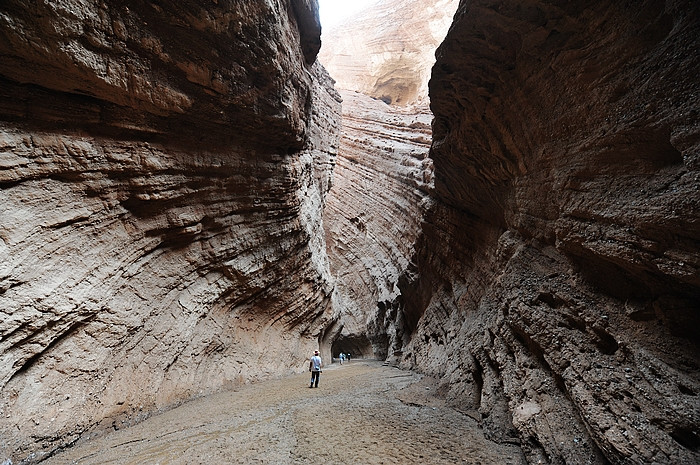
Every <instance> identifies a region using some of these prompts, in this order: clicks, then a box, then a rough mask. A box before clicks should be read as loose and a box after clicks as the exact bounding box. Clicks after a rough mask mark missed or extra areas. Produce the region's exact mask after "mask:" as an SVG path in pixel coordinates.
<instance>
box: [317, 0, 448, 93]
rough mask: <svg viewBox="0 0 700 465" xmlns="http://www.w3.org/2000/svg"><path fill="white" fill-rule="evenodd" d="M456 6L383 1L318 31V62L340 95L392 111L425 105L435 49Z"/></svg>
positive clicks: (441, 0)
mask: <svg viewBox="0 0 700 465" xmlns="http://www.w3.org/2000/svg"><path fill="white" fill-rule="evenodd" d="M457 3H458V2H457V0H431V1H428V2H418V1H415V0H384V1H379V2H376V4H374V5H372V6H371V7H370V8H367V9H366V10H364V11H362V12H359V13H358V14H356V15H355V16H353V17H351V18H349V19H348V20H347V21H346V22H345V23H343V24H339V25H337V26H334V27H333V28H331V29H329V30H327V31H326V30H324V31H323V44H324V46H323V48H322V49H321V52H320V54H319V60H320V61H321V62H322V63H323V66H325V68H326V69H327V70H328V72H329V73H330V74H331V76H333V78H334V79H335V80H336V81H337V84H336V85H337V87H339V88H341V89H349V90H356V91H358V92H360V93H362V94H364V95H369V96H371V97H374V98H378V99H381V100H383V101H384V102H386V103H389V104H394V105H406V104H409V103H415V102H418V101H421V102H425V103H426V104H427V96H428V79H429V78H430V68H431V67H432V65H433V63H434V62H435V49H436V48H437V46H438V45H439V44H440V42H441V41H442V39H443V38H444V37H445V33H446V32H447V28H448V27H449V25H450V23H451V22H452V15H453V14H454V11H455V9H456V7H457Z"/></svg>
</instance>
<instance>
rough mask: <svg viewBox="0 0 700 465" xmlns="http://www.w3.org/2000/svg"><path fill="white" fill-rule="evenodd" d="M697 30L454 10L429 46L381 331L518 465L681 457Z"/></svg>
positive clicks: (690, 292) (681, 13) (690, 375)
mask: <svg viewBox="0 0 700 465" xmlns="http://www.w3.org/2000/svg"><path fill="white" fill-rule="evenodd" d="M699 37H700V14H699V11H698V5H697V3H694V2H683V1H678V2H674V1H669V2H636V3H634V4H625V5H622V4H619V3H617V2H611V3H606V4H598V5H596V6H589V4H588V3H586V2H563V3H553V4H550V3H547V2H525V3H522V2H518V3H517V4H515V3H514V4H504V3H502V2H491V1H470V2H461V3H460V7H459V9H458V12H457V14H456V16H455V22H454V23H453V25H452V26H451V29H450V32H449V33H448V35H447V38H446V39H445V41H444V43H443V44H442V45H441V46H440V48H439V50H438V59H437V63H436V65H435V68H434V70H433V75H432V80H431V86H430V95H431V107H432V110H433V112H434V114H435V121H434V124H433V142H432V148H431V157H432V158H433V161H434V169H435V174H434V175H435V207H434V209H433V210H432V211H431V212H430V214H429V215H428V216H427V217H426V224H425V226H424V228H423V235H422V237H421V239H420V243H419V245H418V246H417V248H418V251H419V252H418V254H417V256H416V257H415V260H414V263H415V272H414V273H413V274H412V275H410V276H408V275H407V279H406V280H404V281H400V285H399V287H400V290H401V292H402V297H403V299H402V301H403V303H404V306H403V307H402V312H403V313H404V315H403V317H402V323H401V324H400V325H399V326H398V327H397V328H395V329H393V331H397V332H400V333H401V332H402V333H405V334H409V335H410V336H409V337H408V338H410V343H408V344H406V345H405V346H404V347H403V354H402V364H403V366H406V367H417V368H419V369H421V370H423V371H425V372H427V373H430V374H432V375H434V376H438V377H440V378H441V379H442V380H443V381H444V383H445V385H446V389H447V391H448V394H447V395H448V397H449V399H450V400H451V401H452V402H454V403H456V404H459V405H461V406H462V407H463V408H464V409H467V410H474V411H475V414H477V415H478V416H479V418H481V420H482V423H483V424H484V426H485V427H486V428H487V430H488V431H489V432H490V434H491V435H492V437H493V438H494V439H497V440H511V439H517V440H519V441H521V443H522V445H523V449H524V451H525V452H526V454H527V456H528V459H529V460H530V462H531V463H567V464H572V463H608V462H609V463H625V464H632V463H674V464H680V463H684V464H692V463H698V461H699V460H700V452H699V447H700V437H699V436H698V431H700V396H699V393H700V377H699V373H700V370H699V368H700V367H699V366H698V360H700V357H699V355H700V351H699V350H698V341H699V340H700V337H699V336H700V334H699V333H698V328H700V324H699V323H700V313H699V312H700V308H699V307H698V302H700V274H699V273H698V267H699V265H700V253H699V250H698V244H700V228H699V224H698V218H700V215H699V213H700V212H699V211H698V205H700V181H699V179H700V173H699V172H698V170H699V168H700V164H699V161H700V145H699V143H700V128H699V127H698V121H699V119H698V109H699V106H698V105H699V103H700V102H699V100H698V96H699V95H700V81H698V79H697V76H698V75H699V73H700V68H699V62H698V60H697V50H698V47H699V46H700V42H699V39H698V38H699ZM405 322H417V323H415V324H414V325H407V324H406V323H405ZM404 339H406V337H405V336H404Z"/></svg>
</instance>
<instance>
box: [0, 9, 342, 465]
mask: <svg viewBox="0 0 700 465" xmlns="http://www.w3.org/2000/svg"><path fill="white" fill-rule="evenodd" d="M319 34H320V24H319V22H318V12H317V5H316V2H315V1H302V0H293V1H291V2H290V1H286V0H273V1H264V2H263V1H253V2H228V1H213V2H195V1H165V2H145V3H144V2H130V1H129V2H119V1H102V2H70V1H62V2H39V3H37V4H31V5H30V4H29V3H27V2H21V1H14V0H9V1H6V2H3V3H2V5H0V55H1V56H2V59H1V60H0V218H2V221H1V224H0V257H1V259H0V392H1V395H0V438H1V440H0V461H3V463H4V461H5V460H6V459H10V460H12V461H14V462H15V463H25V462H27V463H29V462H34V461H37V460H40V459H41V458H42V457H45V456H46V455H47V454H51V453H52V452H53V451H55V450H57V449H59V448H62V447H65V446H67V445H69V444H71V443H73V442H75V441H77V440H79V439H80V438H83V437H85V436H86V435H89V434H93V432H99V431H104V430H106V429H117V428H121V427H122V426H124V425H126V424H129V423H131V422H134V421H138V420H139V419H141V418H144V417H145V416H147V415H149V414H150V413H151V412H154V411H156V410H159V409H163V408H167V407H169V406H172V405H174V404H177V403H179V402H182V401H184V400H187V399H190V398H192V397H195V396H198V395H202V394H205V393H207V392H212V391H215V390H220V389H222V388H226V387H231V386H234V385H236V384H240V383H244V382H250V381H254V380H257V379H262V378H265V377H269V376H271V375H278V374H280V373H289V372H293V371H298V370H299V369H301V368H302V366H303V357H304V354H305V353H308V352H309V351H311V350H313V349H314V348H316V347H317V344H318V340H319V335H320V334H321V333H322V331H323V329H324V327H325V326H327V324H328V321H330V319H331V308H330V302H331V294H332V289H333V283H332V280H331V276H330V273H329V268H328V261H327V258H326V253H325V243H324V235H323V232H322V231H323V229H322V217H321V212H322V206H323V202H324V196H325V195H326V192H327V190H328V189H329V188H330V184H331V183H330V177H331V173H332V169H333V165H334V159H335V150H336V147H337V145H338V142H337V139H338V131H339V112H340V97H339V95H338V94H337V93H336V91H335V90H334V89H333V86H332V80H331V79H330V78H329V77H328V75H327V73H326V72H325V70H323V68H322V67H321V66H320V65H318V64H317V63H315V55H316V52H317V51H318V46H319V45H320V40H319ZM300 357H301V360H300Z"/></svg>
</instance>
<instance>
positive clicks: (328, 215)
mask: <svg viewBox="0 0 700 465" xmlns="http://www.w3.org/2000/svg"><path fill="white" fill-rule="evenodd" d="M341 95H342V97H343V129H342V137H341V140H340V147H339V149H338V158H337V164H336V167H335V171H334V175H333V186H332V188H331V190H330V192H329V195H328V200H327V204H326V207H325V210H324V226H325V229H326V244H327V248H328V257H329V259H330V263H331V271H332V273H333V275H334V281H335V283H336V287H335V293H334V305H333V307H334V310H335V318H336V319H337V321H335V322H334V325H333V326H332V327H331V328H329V330H328V332H327V338H328V340H329V342H330V343H331V345H332V348H333V353H334V354H335V355H336V356H337V355H338V354H339V353H340V352H344V353H350V354H354V355H355V356H370V357H376V358H380V359H385V358H386V357H387V355H388V354H391V353H393V350H392V347H393V346H394V343H393V338H394V335H393V334H387V328H393V326H392V325H389V326H387V325H386V324H385V321H391V322H394V321H395V320H396V317H397V314H396V312H397V309H398V300H400V297H399V296H400V291H399V289H398V287H397V284H398V280H399V277H400V276H401V275H403V274H404V273H405V272H406V270H407V268H408V266H409V260H410V258H411V257H412V256H413V255H414V253H415V248H414V246H415V242H416V239H417V238H418V235H419V233H420V226H421V220H422V217H423V213H424V211H425V208H426V207H427V205H428V203H429V200H428V194H429V191H430V189H431V187H432V163H431V161H430V159H429V158H428V148H429V145H430V122H431V120H432V115H431V114H430V112H429V110H428V108H427V106H425V105H411V106H408V107H396V106H389V105H387V104H386V103H384V102H383V101H381V100H378V99H374V98H372V97H369V96H367V95H363V94H360V93H356V92H352V91H342V92H341ZM389 332H390V333H391V329H390V330H389Z"/></svg>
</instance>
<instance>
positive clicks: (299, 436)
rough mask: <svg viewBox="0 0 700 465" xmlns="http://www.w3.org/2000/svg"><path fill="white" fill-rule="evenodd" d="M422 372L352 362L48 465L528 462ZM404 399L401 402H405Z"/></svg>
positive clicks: (227, 397)
mask: <svg viewBox="0 0 700 465" xmlns="http://www.w3.org/2000/svg"><path fill="white" fill-rule="evenodd" d="M420 380H421V377H420V376H419V375H417V374H414V373H411V372H407V371H401V370H398V369H396V368H391V367H385V366H382V365H381V364H380V363H378V362H364V361H353V362H351V363H350V364H347V363H346V364H344V365H342V366H339V365H337V364H336V365H333V366H331V367H329V368H325V369H324V370H323V374H322V375H321V382H320V384H319V387H318V388H317V389H309V387H308V376H307V375H306V374H303V375H296V376H292V377H289V378H285V379H281V380H275V381H267V382H264V383H260V384H256V385H250V386H245V387H242V388H241V389H239V390H237V391H232V392H224V393H220V394H216V395H212V396H209V397H206V398H202V399H198V400H195V401H192V402H189V403H187V404H185V405H183V406H181V407H178V408H176V409H173V410H170V411H168V412H165V413H163V414H160V415H158V416H154V417H152V418H149V419H148V420H146V421H144V422H142V423H140V424H138V425H136V426H133V427H131V428H127V429H124V430H119V431H115V432H113V433H110V434H108V435H106V436H104V437H100V438H96V439H92V440H89V441H86V442H84V443H82V444H79V445H77V446H75V447H73V448H72V449H70V450H67V451H65V452H63V453H62V454H59V455H56V456H54V457H52V458H50V459H49V460H46V461H44V462H42V463H44V464H61V465H65V464H120V465H121V464H134V465H136V464H139V465H143V464H149V465H155V464H159V465H164V464H190V465H191V464H270V465H272V464H275V465H280V464H302V463H316V464H363V465H365V464H414V463H426V464H461V463H464V464H483V465H486V464H494V465H496V464H498V465H505V464H523V463H525V462H524V459H523V458H522V456H521V454H520V452H519V449H518V448H517V447H514V446H508V445H500V444H495V443H493V442H490V441H487V440H486V439H485V438H484V437H483V434H482V432H481V430H480V429H479V428H478V426H477V424H476V422H475V421H474V420H473V419H471V418H470V417H468V416H466V415H463V414H461V413H459V412H457V411H455V410H453V409H451V408H448V407H446V406H444V404H443V403H442V402H441V401H440V400H439V399H438V398H436V397H435V396H434V395H433V393H434V386H431V385H430V383H428V382H427V381H426V380H423V381H420ZM399 398H401V399H403V401H401V400H399Z"/></svg>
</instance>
